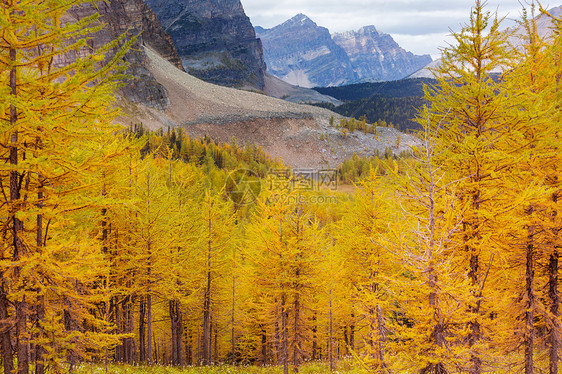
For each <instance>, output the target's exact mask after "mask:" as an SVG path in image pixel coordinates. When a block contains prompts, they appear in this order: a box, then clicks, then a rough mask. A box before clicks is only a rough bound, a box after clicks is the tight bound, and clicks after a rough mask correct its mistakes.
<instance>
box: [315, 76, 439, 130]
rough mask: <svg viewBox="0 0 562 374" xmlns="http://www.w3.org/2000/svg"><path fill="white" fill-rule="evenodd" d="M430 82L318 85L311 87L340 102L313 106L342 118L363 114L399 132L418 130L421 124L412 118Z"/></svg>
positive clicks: (423, 80) (402, 81) (371, 120)
mask: <svg viewBox="0 0 562 374" xmlns="http://www.w3.org/2000/svg"><path fill="white" fill-rule="evenodd" d="M434 83H435V80H434V79H429V78H416V79H403V80H399V81H392V82H378V83H359V84H352V85H348V86H341V87H325V88H321V87H318V88H315V90H316V91H318V92H320V93H322V94H325V95H329V96H332V97H334V98H336V99H338V100H341V101H343V102H344V103H343V104H342V105H339V106H335V105H333V104H330V103H321V104H316V105H318V106H321V107H323V108H327V109H330V110H331V111H333V112H336V113H338V114H341V115H342V116H346V117H353V118H360V117H363V116H365V117H366V119H367V122H369V123H376V122H382V121H384V122H386V123H388V124H392V126H393V127H395V128H396V129H398V130H400V131H408V130H420V129H421V126H420V125H419V124H418V123H416V122H415V121H413V120H412V119H414V118H415V117H416V113H417V112H418V110H419V108H421V107H422V106H423V105H424V104H426V103H427V102H426V100H425V99H424V98H423V96H424V93H423V86H424V85H432V84H434Z"/></svg>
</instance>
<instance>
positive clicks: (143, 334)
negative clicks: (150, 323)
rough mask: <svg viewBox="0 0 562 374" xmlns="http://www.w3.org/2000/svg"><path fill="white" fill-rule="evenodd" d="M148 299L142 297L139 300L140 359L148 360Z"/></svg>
mask: <svg viewBox="0 0 562 374" xmlns="http://www.w3.org/2000/svg"><path fill="white" fill-rule="evenodd" d="M145 321H146V300H145V297H141V298H140V302H139V361H140V362H146V331H145V329H146V322H145Z"/></svg>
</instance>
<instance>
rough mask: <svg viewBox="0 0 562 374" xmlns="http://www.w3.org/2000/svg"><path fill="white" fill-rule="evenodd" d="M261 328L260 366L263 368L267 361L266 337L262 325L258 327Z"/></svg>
mask: <svg viewBox="0 0 562 374" xmlns="http://www.w3.org/2000/svg"><path fill="white" fill-rule="evenodd" d="M260 327H261V364H262V365H263V366H265V365H267V362H268V359H267V335H266V331H265V328H264V327H263V325H261V326H260Z"/></svg>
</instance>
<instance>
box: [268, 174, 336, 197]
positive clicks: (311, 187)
mask: <svg viewBox="0 0 562 374" xmlns="http://www.w3.org/2000/svg"><path fill="white" fill-rule="evenodd" d="M267 181H268V184H267V187H268V190H269V191H274V192H281V193H288V192H291V191H301V192H312V191H320V190H323V189H324V190H331V191H336V190H337V189H338V172H337V170H336V169H291V168H281V169H271V170H270V171H269V173H268V176H267Z"/></svg>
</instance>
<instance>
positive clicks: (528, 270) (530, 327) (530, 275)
mask: <svg viewBox="0 0 562 374" xmlns="http://www.w3.org/2000/svg"><path fill="white" fill-rule="evenodd" d="M531 213H532V208H530V209H529V214H531ZM533 236H534V227H533V226H531V227H529V233H528V237H527V253H526V266H525V299H526V305H525V336H524V346H525V374H533V348H534V335H535V329H534V324H533V322H534V321H533V320H534V308H535V292H534V287H533V284H534V279H535V269H534V243H533Z"/></svg>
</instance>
